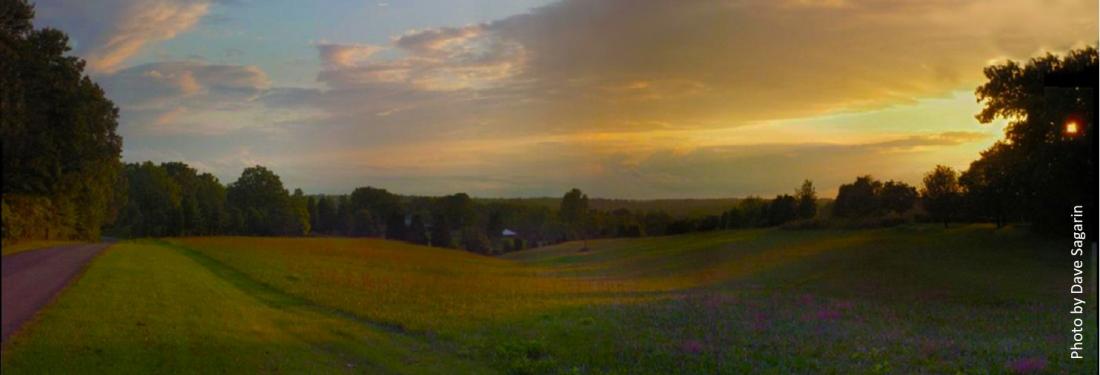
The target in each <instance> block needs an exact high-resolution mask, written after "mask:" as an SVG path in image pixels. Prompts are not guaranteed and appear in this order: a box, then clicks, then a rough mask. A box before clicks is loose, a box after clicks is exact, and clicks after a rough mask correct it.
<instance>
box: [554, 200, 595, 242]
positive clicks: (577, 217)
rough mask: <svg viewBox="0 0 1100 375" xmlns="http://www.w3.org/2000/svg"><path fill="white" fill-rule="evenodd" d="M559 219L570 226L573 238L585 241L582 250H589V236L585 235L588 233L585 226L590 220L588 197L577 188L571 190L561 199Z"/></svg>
mask: <svg viewBox="0 0 1100 375" xmlns="http://www.w3.org/2000/svg"><path fill="white" fill-rule="evenodd" d="M558 217H559V218H560V219H561V221H562V222H563V223H565V224H566V225H567V226H569V229H570V232H572V233H573V236H575V237H580V238H581V240H582V241H584V244H583V245H582V246H583V247H582V249H587V248H588V236H587V235H586V233H585V232H586V231H587V228H585V224H586V221H587V220H588V196H587V195H585V194H584V193H582V192H581V191H580V189H577V188H573V189H572V190H569V192H567V193H565V196H563V197H562V199H561V206H560V208H559V209H558Z"/></svg>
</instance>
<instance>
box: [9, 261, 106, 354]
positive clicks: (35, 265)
mask: <svg viewBox="0 0 1100 375" xmlns="http://www.w3.org/2000/svg"><path fill="white" fill-rule="evenodd" d="M108 246H111V242H100V243H94V244H80V245H66V246H56V247H50V248H45V249H39V250H32V251H26V252H21V253H16V254H11V255H5V256H4V257H3V258H2V259H3V261H2V262H0V263H2V266H0V268H2V269H3V270H2V271H3V272H2V274H3V286H2V287H3V288H2V290H0V292H2V293H3V297H2V299H3V303H2V306H0V307H2V309H0V310H2V311H0V316H3V319H2V320H3V332H2V334H3V338H2V342H4V343H6V342H7V341H8V336H11V334H12V333H13V332H15V331H16V330H18V329H19V327H21V326H22V325H23V323H25V322H27V320H30V318H31V317H33V316H34V314H35V313H36V312H38V310H41V309H42V308H43V307H45V306H46V304H48V303H50V301H51V300H53V298H54V296H55V295H57V293H58V292H60V291H61V289H62V288H64V287H65V286H66V285H68V284H69V282H70V281H72V279H73V278H74V277H76V276H77V274H79V273H80V271H81V270H83V269H84V266H85V265H87V264H88V262H89V261H90V260H92V258H94V257H95V256H96V254H99V252H100V251H103V249H106V248H107V247H108Z"/></svg>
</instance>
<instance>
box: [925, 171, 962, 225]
mask: <svg viewBox="0 0 1100 375" xmlns="http://www.w3.org/2000/svg"><path fill="white" fill-rule="evenodd" d="M958 176H959V174H958V173H957V172H955V170H954V169H952V168H951V167H948V166H943V165H937V166H936V169H933V170H932V171H931V172H928V173H927V174H925V175H924V188H923V189H921V199H922V200H923V202H924V208H925V209H927V210H928V213H929V214H931V215H932V217H934V218H936V220H937V221H942V222H943V227H944V228H947V223H948V222H950V221H951V219H952V217H953V216H954V215H955V213H956V212H957V210H958V203H959V177H958Z"/></svg>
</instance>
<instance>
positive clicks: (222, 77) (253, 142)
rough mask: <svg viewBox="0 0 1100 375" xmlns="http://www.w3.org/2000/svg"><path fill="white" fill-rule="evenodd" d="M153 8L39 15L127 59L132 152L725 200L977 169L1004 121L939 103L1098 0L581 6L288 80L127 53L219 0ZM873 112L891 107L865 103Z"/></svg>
mask: <svg viewBox="0 0 1100 375" xmlns="http://www.w3.org/2000/svg"><path fill="white" fill-rule="evenodd" d="M47 3H49V2H47ZM134 4H137V3H136V2H129V1H121V0H112V2H111V3H109V4H107V6H105V5H103V4H101V3H97V4H95V5H89V4H86V3H84V2H80V3H75V2H74V4H66V7H65V9H60V10H59V9H53V10H50V11H43V12H42V13H48V14H54V15H58V14H60V15H61V16H63V17H67V18H65V19H67V20H69V21H67V22H68V24H71V26H72V27H73V28H74V29H76V30H81V31H80V32H74V33H73V34H74V35H77V36H80V38H78V45H77V49H78V52H79V53H82V55H84V56H90V58H89V61H94V66H95V67H96V69H100V70H103V71H106V72H111V73H108V74H104V78H103V79H102V80H101V82H103V83H104V86H105V87H107V89H108V90H107V91H108V92H109V93H110V96H111V97H112V98H113V99H115V100H116V102H117V103H119V105H120V107H122V109H123V127H124V129H125V131H126V132H127V133H126V135H127V140H128V144H132V143H130V142H132V141H133V140H135V139H137V140H140V141H147V140H150V139H152V137H156V136H160V137H163V138H165V139H168V138H171V139H172V141H173V142H182V141H178V140H179V139H201V138H198V137H201V136H209V135H219V137H209V138H213V139H217V140H223V139H232V140H233V141H234V142H228V141H225V142H224V143H213V144H214V146H209V147H208V146H201V147H200V146H194V147H193V148H190V149H187V150H186V152H184V151H180V152H181V153H182V154H183V155H192V156H193V157H191V158H190V159H189V160H196V161H200V162H205V163H207V165H211V166H228V165H234V166H236V165H237V162H233V163H229V162H227V161H226V160H238V161H239V160H244V159H248V160H253V159H254V160H261V161H263V162H264V163H272V164H273V165H271V166H272V167H274V168H277V169H279V170H280V171H285V172H283V173H286V176H288V178H287V179H288V181H295V180H293V178H294V177H293V176H303V177H301V180H299V181H298V182H291V183H293V184H296V185H302V186H303V187H306V188H308V189H313V190H314V191H327V192H338V191H346V190H349V189H350V188H352V187H354V186H360V185H363V184H376V185H383V186H385V187H390V188H392V189H394V190H396V191H401V192H408V193H431V194H438V193H447V192H453V191H455V190H467V191H469V192H471V193H477V194H481V195H532V194H535V195H541V194H548V195H549V194H552V195H558V194H560V192H561V191H562V190H564V189H565V188H568V187H572V186H580V187H583V188H585V190H586V191H589V190H590V191H591V192H592V193H593V194H595V195H603V196H622V197H660V196H713V195H720V196H729V195H744V194H774V193H776V192H786V191H789V189H792V188H793V187H794V185H796V184H797V183H798V182H799V181H801V180H802V179H803V178H811V179H814V180H815V181H818V182H819V187H820V188H821V189H822V191H828V190H827V189H830V188H831V187H835V186H836V185H837V184H839V183H840V182H848V180H849V179H850V178H851V177H853V176H855V175H858V174H865V173H874V174H878V175H879V177H881V178H900V179H906V180H908V181H910V182H915V181H916V180H915V178H917V177H919V176H920V173H922V172H923V171H925V170H926V169H927V168H928V167H930V166H932V165H935V164H937V163H946V164H951V165H954V166H965V164H966V162H967V161H969V160H973V158H974V157H976V152H977V151H978V150H980V149H981V148H982V147H984V144H988V143H990V142H992V140H993V138H994V137H995V134H993V133H995V132H996V129H992V130H990V131H985V132H978V130H980V128H978V125H977V124H976V123H975V122H974V120H973V117H972V116H973V111H974V109H973V107H971V106H958V105H954V104H950V105H947V104H929V103H930V101H929V98H957V97H958V95H960V94H959V93H963V94H961V95H964V96H966V98H964V99H966V100H965V101H966V102H967V104H968V105H969V104H973V99H972V97H971V96H969V95H968V94H967V92H969V91H971V90H973V88H974V87H975V86H976V85H978V84H980V83H981V81H982V76H981V71H982V68H983V67H984V66H986V65H987V64H989V63H990V62H991V61H999V60H1002V59H1005V58H1012V59H1024V58H1027V57H1030V56H1032V55H1034V54H1036V53H1039V52H1043V51H1054V52H1057V51H1064V50H1066V49H1068V48H1071V47H1073V46H1077V45H1081V44H1084V43H1095V38H1096V37H1095V36H1096V34H1097V24H1096V19H1095V15H1096V13H1097V4H1096V3H1095V2H1085V1H1042V0H1020V1H993V0H977V1H970V2H956V1H947V0H932V1H885V0H842V1H837V0H788V1H777V2H744V1H677V2H668V1H650V0H604V1H588V0H564V1H559V2H555V3H552V4H549V5H546V6H543V7H540V8H536V9H534V10H532V11H530V12H528V13H524V14H518V15H514V16H511V17H506V18H503V19H498V20H493V21H489V22H483V23H476V24H469V25H458V26H442V27H429V28H419V29H416V30H409V31H406V32H403V33H397V34H395V35H392V36H391V37H390V38H389V39H388V40H383V41H382V42H378V40H373V41H372V42H370V43H367V42H366V41H358V42H356V41H355V40H343V41H345V42H348V43H333V42H318V43H314V44H313V45H312V48H313V49H312V50H311V52H313V53H316V55H315V56H316V57H315V58H317V59H318V60H317V61H318V62H319V63H320V64H318V65H317V66H318V67H319V71H317V72H316V73H317V74H316V83H315V84H314V85H305V86H306V87H272V84H271V83H270V81H271V80H270V79H269V78H268V77H267V75H266V74H265V73H264V72H263V71H261V70H260V69H259V68H257V67H254V66H248V65H216V64H208V63H203V62H194V61H190V62H179V61H173V62H158V63H153V64H144V65H139V66H134V67H130V68H123V66H124V65H125V63H124V62H125V61H126V59H127V58H129V57H131V56H133V55H134V53H136V51H138V50H140V49H141V48H142V47H143V46H148V45H150V44H151V43H155V42H157V41H161V40H166V39H168V38H171V37H172V36H173V35H177V34H178V33H180V32H183V31H185V30H187V29H189V28H191V27H192V26H193V25H194V22H195V20H197V19H198V18H199V17H202V14H205V13H206V12H207V8H208V5H209V4H208V2H207V1H197V0H196V1H179V2H169V1H165V0H157V1H154V2H151V3H142V6H137V5H134ZM46 8H48V7H43V8H40V9H46ZM47 18H49V17H47ZM138 20H141V21H140V22H139V21H138ZM93 21H94V22H93ZM199 27H201V26H199ZM68 29H69V28H68V27H66V30H68ZM139 31H140V32H139ZM345 37H347V36H345ZM314 40H316V39H314ZM265 43H276V44H274V45H272V46H266V47H267V48H279V49H285V48H289V47H288V46H286V45H283V44H281V43H283V42H282V41H274V42H273V41H268V42H265ZM299 47H302V46H299ZM80 51H87V52H86V53H84V52H80ZM253 55H254V54H242V55H241V56H253ZM265 66H267V65H265ZM270 71H272V72H275V71H276V69H275V68H271V70H270ZM276 78H278V77H276ZM276 81H278V79H276ZM948 102H950V103H955V101H953V100H952V101H948ZM892 108H911V110H905V111H898V112H896V113H893V112H890V109H892ZM872 112H883V113H881V114H878V115H874V116H862V117H861V116H858V115H857V116H851V115H850V114H853V113H855V114H867V113H872ZM891 113H892V114H891ZM915 114H919V116H917V115H915ZM272 129H279V130H278V131H272ZM134 134H142V135H141V136H132V135H134ZM246 134H247V136H245V135H246ZM257 134H264V136H263V137H258V136H257ZM188 137H196V138H188ZM826 138H827V139H826ZM837 140H841V141H843V142H838V141H837ZM196 142H199V141H196ZM202 142H205V143H203V144H204V145H209V144H211V143H209V142H215V141H202ZM180 147H182V146H180ZM240 150H246V152H245V151H240ZM196 153H201V155H200V156H204V157H205V156H206V155H207V154H209V155H211V156H209V157H206V158H204V157H194V155H199V154H196ZM242 155H243V156H242ZM219 160H221V161H219ZM226 168H228V167H226ZM305 176H313V177H305ZM304 181H324V182H323V183H316V184H317V185H315V186H310V185H309V184H308V183H303V182H304ZM387 184H388V186H387Z"/></svg>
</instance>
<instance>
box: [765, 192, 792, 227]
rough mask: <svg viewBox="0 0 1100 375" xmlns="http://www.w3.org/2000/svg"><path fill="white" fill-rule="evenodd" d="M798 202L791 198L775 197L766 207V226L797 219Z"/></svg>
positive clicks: (788, 196) (784, 196)
mask: <svg viewBox="0 0 1100 375" xmlns="http://www.w3.org/2000/svg"><path fill="white" fill-rule="evenodd" d="M798 205H799V201H798V199H796V198H795V197H793V196H790V195H787V194H783V195H777V196H776V197H775V199H772V201H771V203H770V204H769V205H768V206H769V207H768V224H769V225H780V224H783V223H786V222H788V221H791V220H794V219H796V218H798V214H799V212H798V208H799V207H798Z"/></svg>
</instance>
